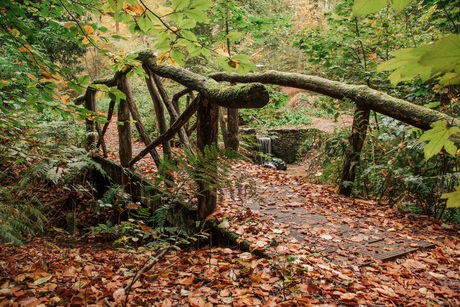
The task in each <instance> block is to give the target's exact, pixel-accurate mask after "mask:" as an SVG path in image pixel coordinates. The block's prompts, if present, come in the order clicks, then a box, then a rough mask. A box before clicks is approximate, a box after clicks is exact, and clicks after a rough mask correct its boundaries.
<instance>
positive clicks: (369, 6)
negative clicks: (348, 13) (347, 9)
mask: <svg viewBox="0 0 460 307" xmlns="http://www.w3.org/2000/svg"><path fill="white" fill-rule="evenodd" d="M387 3H388V0H372V1H369V0H355V2H354V4H353V16H364V15H367V14H373V13H377V12H378V11H380V10H381V9H383V8H384V7H385V6H386V5H387Z"/></svg>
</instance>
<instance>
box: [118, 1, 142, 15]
mask: <svg viewBox="0 0 460 307" xmlns="http://www.w3.org/2000/svg"><path fill="white" fill-rule="evenodd" d="M123 10H124V11H125V12H128V13H130V14H132V15H142V14H144V12H145V8H144V7H143V6H142V5H141V4H140V3H139V2H137V3H136V5H134V6H133V5H131V4H129V3H127V2H123Z"/></svg>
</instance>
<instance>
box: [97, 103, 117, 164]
mask: <svg viewBox="0 0 460 307" xmlns="http://www.w3.org/2000/svg"><path fill="white" fill-rule="evenodd" d="M114 109H115V101H113V100H110V103H109V109H108V111H107V122H106V123H105V124H104V127H102V132H101V137H100V138H99V141H98V142H97V147H99V145H102V142H104V136H105V133H106V132H107V129H108V128H109V124H110V121H111V120H112V116H113V110H114ZM104 146H105V145H104ZM103 148H104V147H103ZM103 150H104V149H103ZM107 156H108V155H107V151H104V158H107Z"/></svg>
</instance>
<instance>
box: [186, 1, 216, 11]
mask: <svg viewBox="0 0 460 307" xmlns="http://www.w3.org/2000/svg"><path fill="white" fill-rule="evenodd" d="M211 7H212V3H211V1H209V0H195V1H193V3H192V4H191V5H190V8H191V9H198V10H203V11H204V10H207V9H210V8H211Z"/></svg>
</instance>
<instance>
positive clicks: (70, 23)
mask: <svg viewBox="0 0 460 307" xmlns="http://www.w3.org/2000/svg"><path fill="white" fill-rule="evenodd" d="M74 25H75V24H74V23H73V22H66V23H65V24H64V28H66V29H69V28H72V27H73V26H74Z"/></svg>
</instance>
